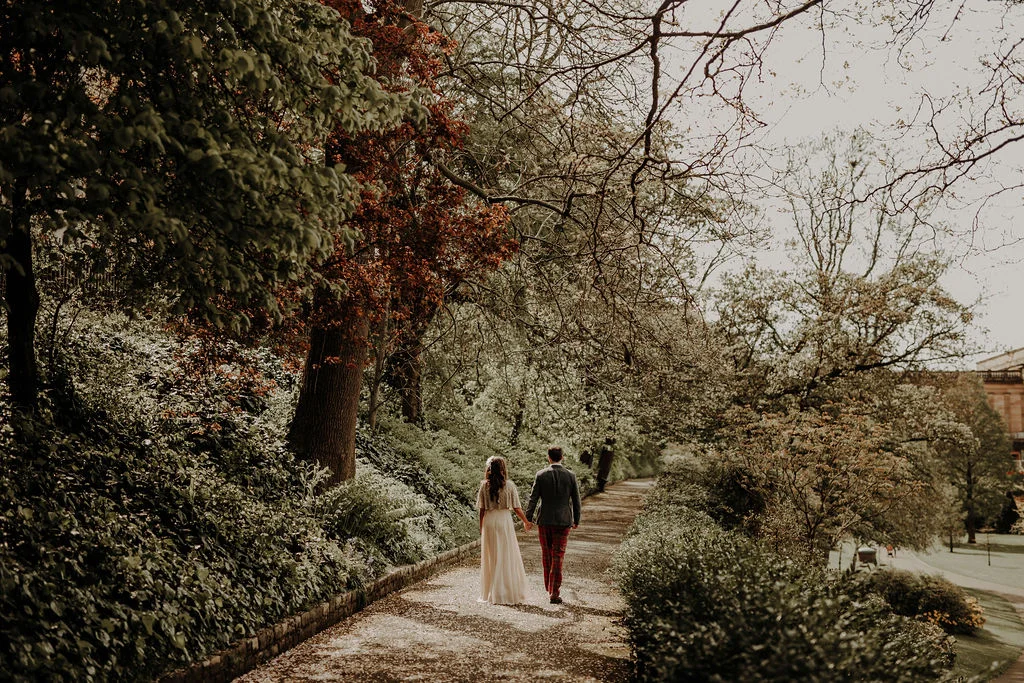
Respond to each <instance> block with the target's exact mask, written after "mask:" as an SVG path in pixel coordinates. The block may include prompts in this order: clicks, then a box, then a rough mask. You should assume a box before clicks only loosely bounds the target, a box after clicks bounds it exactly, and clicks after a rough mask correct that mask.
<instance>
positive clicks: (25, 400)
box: [0, 183, 39, 414]
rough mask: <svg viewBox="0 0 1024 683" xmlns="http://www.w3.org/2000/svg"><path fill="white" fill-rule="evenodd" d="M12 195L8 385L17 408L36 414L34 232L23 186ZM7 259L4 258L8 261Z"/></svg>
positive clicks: (3, 230) (6, 240)
mask: <svg viewBox="0 0 1024 683" xmlns="http://www.w3.org/2000/svg"><path fill="white" fill-rule="evenodd" d="M12 190H13V191H12V193H11V195H10V212H9V213H7V214H6V215H4V216H3V222H2V223H0V256H6V257H8V258H9V259H11V260H13V262H14V263H13V264H8V266H6V268H7V269H6V272H5V273H4V275H5V280H6V282H5V286H4V292H3V294H4V304H5V305H6V309H7V368H8V375H7V386H8V389H9V391H10V393H11V402H12V403H13V404H14V407H15V408H16V409H18V410H20V411H21V412H23V413H26V414H31V413H33V412H35V409H36V406H37V405H38V402H39V369H38V365H37V363H36V350H35V349H36V316H37V314H38V312H39V292H38V291H37V290H36V278H35V271H34V270H33V266H32V232H31V220H30V216H29V211H28V207H27V206H26V204H27V196H26V191H27V190H26V188H25V186H24V184H23V183H16V184H15V185H14V187H13V188H12ZM6 260H7V259H0V261H6Z"/></svg>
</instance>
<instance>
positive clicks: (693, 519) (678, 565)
mask: <svg viewBox="0 0 1024 683" xmlns="http://www.w3.org/2000/svg"><path fill="white" fill-rule="evenodd" d="M671 498H672V496H664V495H662V494H656V497H655V498H654V505H653V506H651V507H650V508H649V509H647V510H646V511H645V512H644V513H643V514H642V515H641V516H640V518H639V519H638V520H637V522H636V523H635V524H634V527H633V529H632V531H631V533H630V536H629V538H628V539H627V540H626V541H625V542H624V544H623V546H622V548H621V549H620V552H619V554H618V556H617V558H616V571H617V573H618V577H619V585H620V588H621V590H622V593H623V596H624V597H625V600H626V604H627V614H626V618H625V623H626V626H627V629H628V631H629V638H630V643H631V646H632V648H633V653H634V655H635V658H636V673H637V677H638V678H639V679H641V680H650V681H666V680H692V681H794V680H800V681H836V680H850V681H853V680H857V681H862V680H897V681H934V680H936V679H938V678H940V677H941V676H942V675H943V674H944V672H945V671H946V670H947V668H948V667H949V666H950V665H951V664H952V650H951V649H950V648H951V644H950V642H949V641H948V640H947V639H946V636H944V634H942V632H941V631H940V630H939V629H937V628H934V627H932V626H930V625H928V624H923V623H915V622H913V621H911V620H908V619H905V618H903V617H900V616H897V615H895V614H893V612H892V610H891V609H890V608H889V606H888V605H887V604H886V603H885V602H884V601H883V600H881V599H879V598H878V597H876V596H872V597H871V598H869V599H863V598H862V595H861V592H859V591H857V590H856V589H855V587H854V586H852V585H849V584H846V583H844V582H843V581H841V580H830V579H829V578H827V577H826V576H825V575H823V574H822V573H820V572H818V571H815V570H812V569H809V568H807V567H806V566H804V565H801V564H797V563H794V562H792V561H789V560H787V559H786V558H784V557H780V556H778V555H777V554H775V553H774V552H773V551H772V550H770V549H767V548H764V547H762V546H760V545H758V544H757V543H756V542H754V541H752V540H750V539H749V538H747V537H745V536H742V535H740V534H737V533H735V532H729V531H726V530H724V529H722V528H721V527H719V526H718V525H717V524H716V523H715V522H714V520H712V519H711V518H710V517H709V516H708V515H706V514H705V513H703V512H699V511H696V510H694V509H692V508H689V507H686V506H684V505H678V504H672V503H668V504H666V502H665V501H666V500H671ZM677 500H678V498H677Z"/></svg>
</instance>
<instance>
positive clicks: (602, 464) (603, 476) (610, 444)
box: [597, 436, 615, 492]
mask: <svg viewBox="0 0 1024 683" xmlns="http://www.w3.org/2000/svg"><path fill="white" fill-rule="evenodd" d="M614 458H615V437H614V436H609V437H607V438H606V439H605V440H604V444H603V445H602V446H601V457H600V459H599V460H598V461H597V490H598V491H601V492H604V487H605V485H606V484H607V483H608V475H609V474H611V471H612V460H613V459H614Z"/></svg>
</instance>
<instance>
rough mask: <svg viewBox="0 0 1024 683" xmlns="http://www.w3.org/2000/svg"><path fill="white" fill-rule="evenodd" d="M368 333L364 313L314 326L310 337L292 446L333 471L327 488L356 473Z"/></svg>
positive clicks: (290, 437) (290, 434)
mask: <svg viewBox="0 0 1024 683" xmlns="http://www.w3.org/2000/svg"><path fill="white" fill-rule="evenodd" d="M318 298H319V297H318ZM314 306H316V303H314ZM368 334H369V325H368V323H367V320H366V317H365V316H361V315H359V316H356V315H354V316H352V320H351V324H350V325H347V326H338V327H314V328H313V330H312V332H311V333H310V339H309V353H308V354H307V356H306V367H305V369H304V370H303V373H302V387H301V388H300V390H299V401H298V405H297V406H296V407H295V416H294V417H293V418H292V423H291V426H290V427H289V429H288V445H289V446H290V447H291V448H292V450H294V451H295V452H296V454H298V455H299V456H300V457H304V458H307V459H309V460H312V461H314V462H316V463H318V464H320V465H322V466H323V467H326V468H327V469H328V470H330V472H331V476H330V478H329V479H328V481H327V482H326V483H327V485H329V486H330V485H334V484H338V483H340V482H343V481H346V480H348V479H352V478H353V477H354V476H355V474H356V424H357V422H358V417H359V392H360V389H361V388H362V382H363V365H365V363H366V356H367V336H368Z"/></svg>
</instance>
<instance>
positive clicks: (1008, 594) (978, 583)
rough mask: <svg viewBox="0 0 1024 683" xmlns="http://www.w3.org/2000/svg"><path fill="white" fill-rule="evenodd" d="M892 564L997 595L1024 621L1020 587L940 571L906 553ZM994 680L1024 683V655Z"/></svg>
mask: <svg viewBox="0 0 1024 683" xmlns="http://www.w3.org/2000/svg"><path fill="white" fill-rule="evenodd" d="M890 563H891V565H892V566H893V567H895V568H897V569H907V570H911V571H916V572H922V573H925V574H938V575H940V576H943V577H945V578H946V579H948V580H949V581H952V582H953V583H955V584H956V585H958V586H963V587H964V588H972V589H975V590H982V591H986V592H988V593H995V594H996V595H998V596H999V597H1001V598H1004V599H1005V600H1006V601H1007V602H1009V603H1010V604H1012V605H1013V608H1014V609H1015V610H1017V614H1019V615H1020V617H1021V619H1024V589H1022V588H1020V587H1019V586H1007V585H1005V584H1001V583H993V582H992V581H985V580H983V579H976V578H974V577H971V576H965V575H963V574H957V573H956V572H952V571H948V570H945V569H939V568H938V567H933V566H932V565H930V564H928V563H927V562H926V561H925V560H923V559H921V558H920V557H918V556H917V555H914V554H913V553H910V552H905V551H900V552H899V553H898V557H896V558H895V559H893V560H890ZM992 680H993V683H1024V653H1022V654H1021V656H1020V658H1019V659H1018V660H1017V661H1016V662H1014V663H1013V664H1012V665H1010V668H1009V669H1007V670H1006V671H1004V672H1003V673H1002V674H1001V675H1000V676H999V677H998V678H994V679H992Z"/></svg>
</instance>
